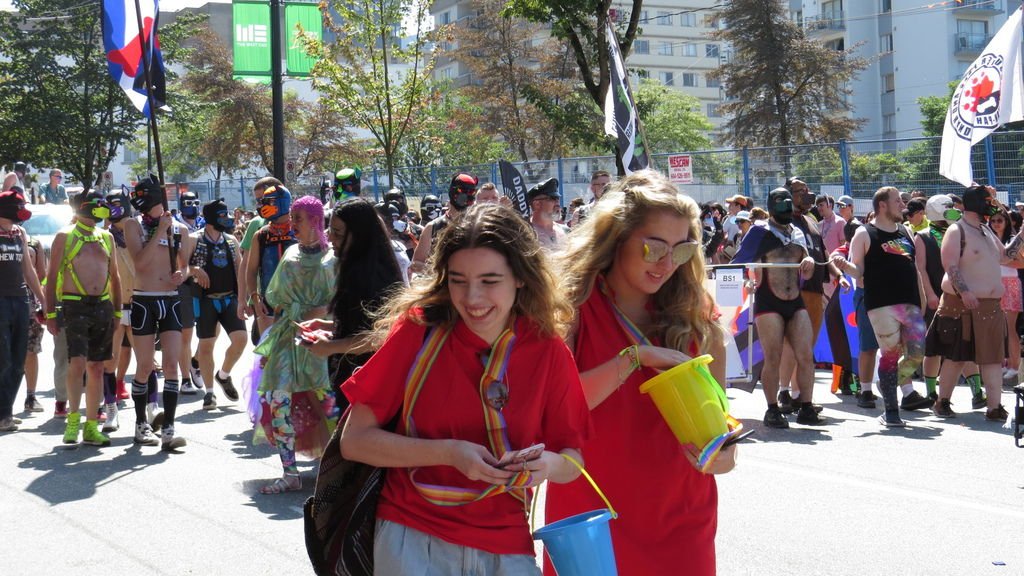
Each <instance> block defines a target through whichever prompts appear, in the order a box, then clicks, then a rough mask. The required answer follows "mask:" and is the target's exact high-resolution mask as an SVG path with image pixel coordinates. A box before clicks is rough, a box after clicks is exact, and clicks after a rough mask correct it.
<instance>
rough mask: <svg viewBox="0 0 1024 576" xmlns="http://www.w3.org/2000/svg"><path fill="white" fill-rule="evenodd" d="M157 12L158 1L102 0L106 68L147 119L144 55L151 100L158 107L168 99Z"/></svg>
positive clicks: (147, 95)
mask: <svg viewBox="0 0 1024 576" xmlns="http://www.w3.org/2000/svg"><path fill="white" fill-rule="evenodd" d="M136 5H137V6H138V11H136ZM159 14H160V8H159V6H158V5H157V0H139V2H138V4H136V1H135V0H103V50H104V52H106V54H107V70H108V71H109V72H110V76H111V77H112V78H113V79H114V82H117V84H118V86H120V87H121V89H122V90H124V93H125V94H126V95H127V96H128V99H129V100H131V102H132V104H133V105H134V106H135V108H137V109H138V110H139V111H140V112H142V113H143V115H145V116H146V117H147V118H148V117H149V114H150V110H149V94H148V92H147V91H146V75H145V62H146V59H147V58H148V60H149V62H150V80H151V82H152V86H153V100H154V103H155V104H156V107H157V108H158V109H159V108H163V107H164V105H165V103H166V102H167V77H166V75H165V73H164V59H163V56H162V55H161V53H160V40H159V39H158V38H157V20H158V16H159ZM140 15H141V16H142V33H141V34H140V33H139V16H140ZM144 56H145V57H144Z"/></svg>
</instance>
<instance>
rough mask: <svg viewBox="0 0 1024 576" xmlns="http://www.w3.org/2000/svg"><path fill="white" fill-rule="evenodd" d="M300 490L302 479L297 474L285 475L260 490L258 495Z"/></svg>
mask: <svg viewBox="0 0 1024 576" xmlns="http://www.w3.org/2000/svg"><path fill="white" fill-rule="evenodd" d="M298 490H302V479H301V478H299V475H298V474H285V475H284V477H282V478H278V479H277V480H274V481H273V482H272V483H270V484H267V485H266V486H264V487H263V488H260V494H268V495H269V494H283V493H284V492H295V491H298Z"/></svg>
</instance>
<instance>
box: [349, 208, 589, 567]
mask: <svg viewBox="0 0 1024 576" xmlns="http://www.w3.org/2000/svg"><path fill="white" fill-rule="evenodd" d="M435 250H436V252H435V254H434V259H433V261H432V262H433V271H432V274H430V275H428V276H426V277H424V278H422V279H421V280H418V281H417V282H416V283H414V284H413V286H412V287H410V288H408V289H407V290H406V291H405V292H403V293H401V294H399V295H398V296H397V297H395V298H394V299H393V300H391V301H390V302H389V304H388V305H387V308H386V310H387V312H386V313H385V315H384V318H385V319H384V320H383V321H382V322H381V323H379V328H381V331H382V332H383V331H386V332H387V338H386V340H385V341H384V343H383V345H382V346H381V348H380V349H379V350H378V352H377V353H376V354H374V356H373V357H372V358H371V359H370V360H369V361H368V362H367V363H366V365H365V366H363V367H362V368H361V369H360V370H358V371H356V372H355V373H354V374H353V375H352V377H351V378H350V379H349V380H348V381H347V382H346V383H345V384H344V385H343V386H342V391H343V392H344V393H345V395H346V396H347V397H348V399H349V400H350V401H351V403H352V408H351V413H350V414H349V416H348V423H347V425H346V427H345V429H344V432H343V434H342V437H341V450H342V453H343V455H344V456H345V458H347V459H350V460H355V461H359V462H365V463H367V464H371V465H374V466H379V467H387V468H390V469H389V470H388V473H387V479H386V482H385V485H384V489H383V490H382V492H381V496H380V500H379V502H378V506H377V532H376V536H375V545H374V562H375V571H376V572H377V573H381V574H406V573H410V572H415V573H417V574H418V573H422V572H423V569H424V567H425V566H427V567H429V570H428V572H430V573H438V574H462V573H467V574H468V573H472V574H477V573H481V574H539V570H538V568H537V565H536V561H535V559H534V554H533V543H532V540H531V537H530V532H529V528H528V526H527V514H526V513H525V511H526V510H527V506H528V503H529V502H530V497H531V492H532V490H530V488H531V487H533V486H536V485H538V484H540V483H541V482H543V481H544V480H550V481H552V482H570V481H572V480H574V479H576V477H577V475H578V471H577V469H576V468H575V466H574V465H573V464H571V463H570V462H569V461H568V460H567V459H565V458H563V457H562V455H563V454H564V455H566V456H570V457H572V458H575V459H579V458H580V455H579V451H578V450H579V447H580V446H581V445H582V444H583V441H584V440H585V438H586V434H587V432H588V430H589V415H588V410H587V406H586V400H585V398H584V396H583V389H582V387H581V385H580V380H579V374H578V373H577V372H576V367H575V364H574V363H573V360H572V355H571V354H570V352H569V349H568V348H567V347H566V345H565V343H564V341H563V340H562V337H563V335H564V328H565V326H566V323H567V321H568V320H569V319H570V318H571V316H572V310H571V308H569V305H568V303H567V302H566V301H565V300H564V299H562V298H561V297H559V296H558V292H557V291H556V290H555V287H556V280H555V276H554V274H553V273H552V271H551V270H550V268H549V266H548V264H547V261H546V257H545V256H544V255H543V254H542V253H541V251H540V246H539V245H538V243H537V239H536V236H535V235H534V234H533V231H532V230H531V229H530V226H529V224H528V223H526V221H524V220H523V219H522V218H521V217H519V216H518V215H517V214H515V213H514V212H512V211H511V210H509V209H508V208H505V207H502V206H499V205H496V204H483V205H479V206H474V207H472V208H470V209H469V210H467V211H466V213H465V214H464V215H462V216H461V217H460V218H458V219H456V220H455V221H453V222H452V223H451V224H450V225H449V227H448V228H447V229H446V230H445V231H444V233H443V234H442V235H441V237H440V239H439V241H438V245H437V247H436V248H435ZM396 416H398V418H397V420H398V422H397V426H396V427H395V428H394V432H390V431H388V430H385V429H383V428H382V427H383V426H385V425H387V424H388V423H389V422H392V421H393V420H394V419H395V418H396ZM540 443H543V444H544V445H545V446H546V450H544V451H543V452H541V453H539V456H537V457H536V458H535V459H532V460H529V461H526V462H516V463H515V464H513V465H511V466H508V465H505V464H504V461H502V460H501V458H502V456H503V455H504V454H505V453H506V452H511V451H515V450H520V449H524V448H527V447H531V446H534V445H536V444H540Z"/></svg>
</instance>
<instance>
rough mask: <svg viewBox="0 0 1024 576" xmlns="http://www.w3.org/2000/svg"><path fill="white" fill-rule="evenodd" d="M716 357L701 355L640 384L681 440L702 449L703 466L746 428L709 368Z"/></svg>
mask: <svg viewBox="0 0 1024 576" xmlns="http://www.w3.org/2000/svg"><path fill="white" fill-rule="evenodd" d="M712 360H714V358H712V357H711V356H710V355H709V354H705V355H703V356H698V357H697V358H694V359H692V360H689V361H687V362H683V363H682V364H680V365H679V366H676V367H675V368H672V369H670V370H666V371H664V372H662V373H661V374H658V375H657V376H655V377H654V378H651V379H650V380H648V381H647V382H644V383H643V384H642V385H641V386H640V392H642V393H644V394H647V395H649V396H650V397H651V400H653V401H654V405H655V406H657V407H658V411H659V412H661V417H662V418H664V419H665V423H667V424H668V426H669V428H671V429H672V433H673V434H675V437H676V439H678V440H679V443H680V444H693V445H694V446H696V447H697V448H698V449H700V450H701V451H702V454H701V458H700V460H699V463H700V464H701V467H702V468H703V469H706V468H708V467H709V466H710V465H711V463H712V462H713V461H714V459H715V457H716V456H717V455H718V452H719V450H721V448H722V444H723V443H724V442H725V441H726V440H728V439H729V438H730V437H731V436H733V435H735V434H738V433H739V432H740V430H742V428H743V425H742V424H740V423H739V422H738V421H737V420H735V419H734V418H732V417H730V416H729V399H728V398H726V396H725V391H724V390H722V387H721V386H719V385H718V382H717V381H716V380H715V377H714V376H712V375H711V372H710V371H708V364H709V363H711V361H712Z"/></svg>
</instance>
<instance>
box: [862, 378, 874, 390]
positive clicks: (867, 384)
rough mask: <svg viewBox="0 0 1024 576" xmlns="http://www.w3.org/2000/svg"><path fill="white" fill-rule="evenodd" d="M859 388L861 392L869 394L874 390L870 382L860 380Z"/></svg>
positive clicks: (872, 383)
mask: <svg viewBox="0 0 1024 576" xmlns="http://www.w3.org/2000/svg"><path fill="white" fill-rule="evenodd" d="M860 386H861V392H871V391H872V390H873V389H874V386H875V383H874V382H872V381H870V380H861V382H860Z"/></svg>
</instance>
